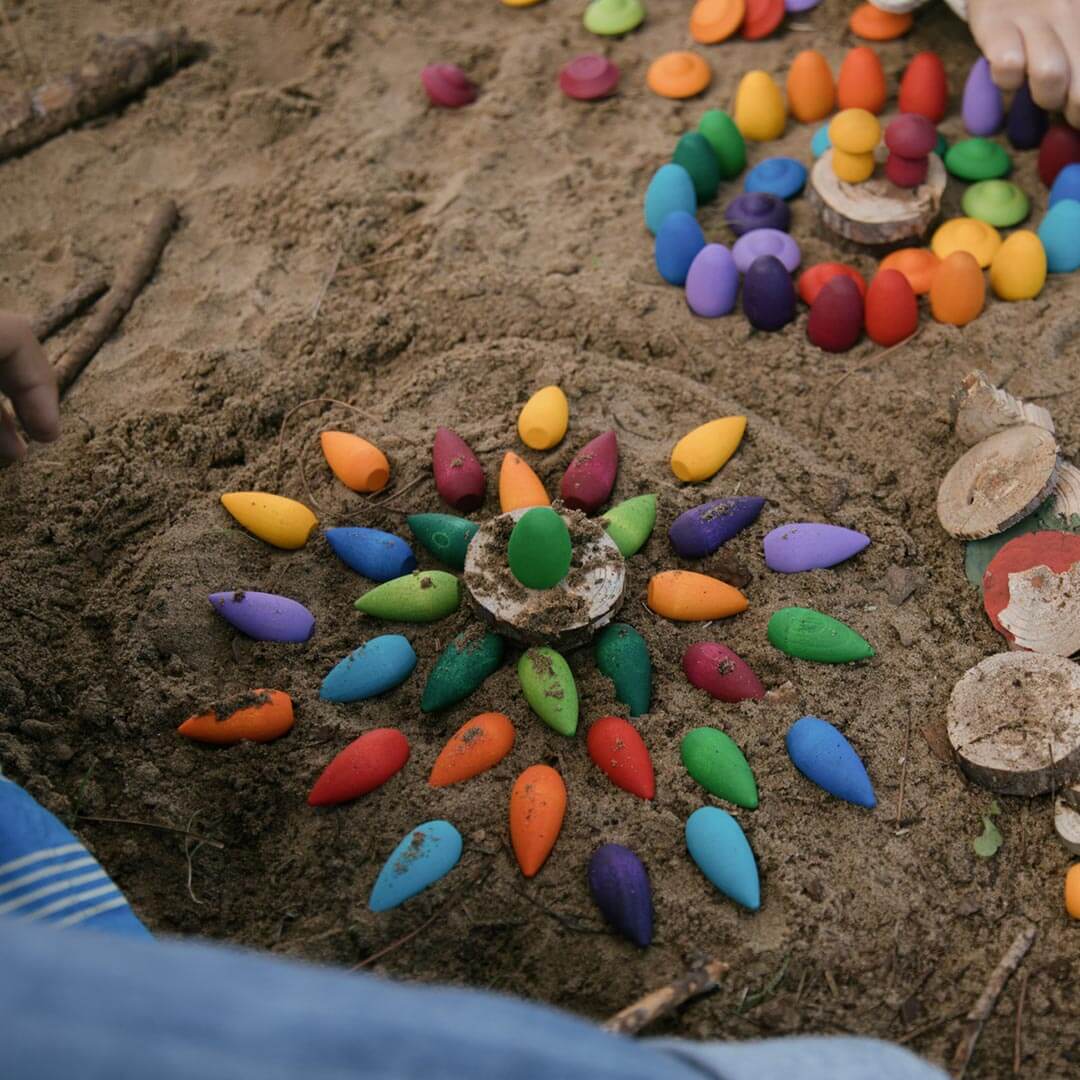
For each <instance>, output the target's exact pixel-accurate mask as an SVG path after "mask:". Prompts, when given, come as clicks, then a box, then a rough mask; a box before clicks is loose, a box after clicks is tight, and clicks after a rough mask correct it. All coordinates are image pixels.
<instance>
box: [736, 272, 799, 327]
mask: <svg viewBox="0 0 1080 1080" xmlns="http://www.w3.org/2000/svg"><path fill="white" fill-rule="evenodd" d="M742 304H743V312H744V313H745V315H746V317H747V318H748V319H749V320H750V325H751V326H754V327H756V328H757V329H758V330H779V329H780V328H781V327H782V326H786V325H787V324H788V323H789V322H791V320H792V319H794V318H795V286H794V284H793V283H792V281H791V274H789V273H788V271H787V270H786V269H784V264H783V263H782V262H781V261H780V260H779V259H778V258H776V256H775V255H762V256H760V257H759V258H757V259H755V260H754V261H753V262H752V263H751V264H750V269H749V270H747V271H746V277H745V278H743V291H742Z"/></svg>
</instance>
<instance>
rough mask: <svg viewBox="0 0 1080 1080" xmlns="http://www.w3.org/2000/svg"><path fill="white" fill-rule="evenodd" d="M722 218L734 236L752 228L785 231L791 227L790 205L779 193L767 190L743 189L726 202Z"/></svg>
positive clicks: (750, 230)
mask: <svg viewBox="0 0 1080 1080" xmlns="http://www.w3.org/2000/svg"><path fill="white" fill-rule="evenodd" d="M724 220H725V221H726V222H727V223H728V224H729V225H730V226H731V231H732V232H733V233H734V234H735V235H736V236H742V234H743V233H748V232H752V231H753V230H754V229H779V230H780V231H781V232H787V231H788V229H789V228H790V227H791V207H790V206H788V204H787V203H786V202H785V201H784V200H783V199H781V198H780V196H779V195H772V194H770V193H769V192H768V191H744V192H743V193H742V194H741V195H739V196H737V197H736V198H734V199H732V200H731V202H729V203H728V204H727V208H726V209H725V210H724Z"/></svg>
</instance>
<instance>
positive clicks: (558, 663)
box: [518, 647, 578, 735]
mask: <svg viewBox="0 0 1080 1080" xmlns="http://www.w3.org/2000/svg"><path fill="white" fill-rule="evenodd" d="M518 679H519V680H520V682H521V690H522V693H524V695H525V700H526V701H527V702H528V703H529V707H530V708H531V709H532V710H533V712H535V713H536V715H537V716H539V717H540V719H541V720H543V721H544V723H545V724H547V725H548V727H551V728H554V729H555V730H556V731H557V732H558V733H559V734H560V735H573V734H574V732H575V731H577V722H578V696H577V687H576V686H575V685H574V676H573V675H572V674H571V673H570V666H569V665H568V664H567V662H566V661H565V660H564V659H563V658H562V657H561V656H560V655H559V654H558V653H557V652H556V651H555V650H554V649H548V648H546V647H545V648H538V649H529V650H528V652H526V653H524V654H523V655H522V657H521V659H520V660H519V661H518Z"/></svg>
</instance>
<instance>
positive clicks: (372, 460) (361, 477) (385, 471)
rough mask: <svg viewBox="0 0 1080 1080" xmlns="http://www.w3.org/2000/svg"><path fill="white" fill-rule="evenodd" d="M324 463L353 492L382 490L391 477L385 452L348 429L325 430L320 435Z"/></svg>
mask: <svg viewBox="0 0 1080 1080" xmlns="http://www.w3.org/2000/svg"><path fill="white" fill-rule="evenodd" d="M319 442H320V443H321V444H322V452H323V456H324V457H325V458H326V464H327V465H329V466H330V468H331V469H332V470H333V473H334V475H335V476H336V477H337V478H338V479H339V480H340V481H341V482H342V483H343V484H344V485H345V486H346V487H347V488H351V489H352V490H353V491H361V492H365V493H367V492H372V491H382V489H383V488H384V487H386V484H387V481H388V480H389V479H390V462H389V461H387V460H386V455H385V454H384V453H383V452H382V451H381V450H380V449H379V448H378V447H377V446H373V445H372V444H371V443H369V442H368V441H367V439H361V438H360V436H359V435H353V434H352V433H351V432H348V431H324V432H322V434H321V435H320V436H319Z"/></svg>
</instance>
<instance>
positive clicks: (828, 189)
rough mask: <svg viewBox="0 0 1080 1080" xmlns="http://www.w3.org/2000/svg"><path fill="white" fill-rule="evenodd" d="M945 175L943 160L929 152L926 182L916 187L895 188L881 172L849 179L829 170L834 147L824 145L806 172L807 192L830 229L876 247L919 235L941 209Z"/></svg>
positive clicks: (849, 238) (858, 242)
mask: <svg viewBox="0 0 1080 1080" xmlns="http://www.w3.org/2000/svg"><path fill="white" fill-rule="evenodd" d="M879 171H880V170H879ZM946 179H947V175H946V172H945V166H944V165H943V164H942V163H941V159H940V158H939V157H938V156H937V154H931V155H930V170H929V172H928V173H927V177H926V183H924V184H921V185H920V186H919V187H917V188H902V187H897V186H896V184H894V183H893V182H892V181H891V180H888V179H887V178H886V177H884V176H882V175H875V176H872V177H871V178H870V179H869V180H867V181H866V182H865V183H862V184H848V183H846V182H845V181H843V180H841V179H840V178H839V177H838V176H837V175H836V173H835V172H834V171H833V166H832V151H831V150H826V151H825V153H824V154H822V155H821V157H820V158H818V160H817V164H816V165H814V167H813V169H812V170H811V172H810V188H809V191H810V198H811V201H812V202H814V203H815V204H816V205H817V207H818V212H819V213H820V214H821V220H822V221H823V222H824V223H825V224H826V225H827V226H828V227H829V228H830V229H832V231H833V232H836V233H839V234H840V235H841V236H843V237H844V238H845V239H847V240H854V241H855V242H856V243H857V244H867V245H869V246H872V247H880V246H883V245H886V244H897V243H900V242H901V241H903V240H913V239H917V238H919V237H921V236H923V234H924V233H925V232H926V230H927V229H929V228H930V225H931V224H932V222H933V221H934V219H935V218H936V217H937V216H938V212H939V211H940V210H941V197H942V195H943V194H944V193H945V182H946Z"/></svg>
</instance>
